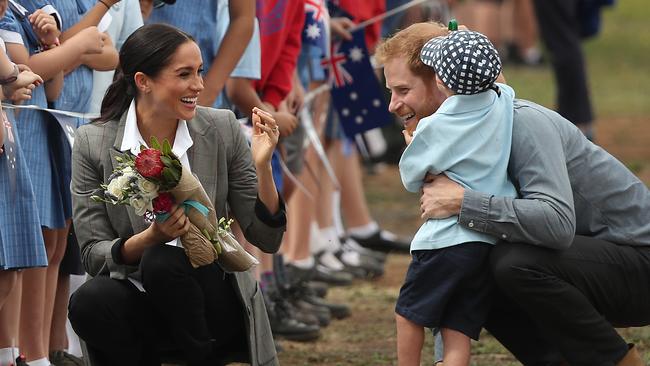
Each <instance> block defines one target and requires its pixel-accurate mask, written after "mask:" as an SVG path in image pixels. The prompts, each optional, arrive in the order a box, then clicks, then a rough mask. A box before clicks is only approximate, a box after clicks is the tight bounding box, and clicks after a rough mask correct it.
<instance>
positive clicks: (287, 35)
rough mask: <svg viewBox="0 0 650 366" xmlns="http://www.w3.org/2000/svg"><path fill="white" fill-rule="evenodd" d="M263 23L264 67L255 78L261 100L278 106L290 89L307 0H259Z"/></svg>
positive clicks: (261, 38) (259, 11)
mask: <svg viewBox="0 0 650 366" xmlns="http://www.w3.org/2000/svg"><path fill="white" fill-rule="evenodd" d="M257 19H258V20H259V23H260V43H261V48H262V53H261V57H262V60H261V61H262V70H261V78H260V80H256V81H254V82H253V85H254V86H255V90H257V92H258V93H260V96H261V98H262V101H264V102H268V103H271V104H272V105H273V106H274V107H275V108H277V107H278V105H279V104H280V102H282V101H283V100H284V98H286V96H287V94H289V92H290V91H291V85H292V80H293V73H294V71H295V69H296V63H297V61H298V55H299V53H300V43H301V34H302V27H303V25H304V23H305V2H304V0H257Z"/></svg>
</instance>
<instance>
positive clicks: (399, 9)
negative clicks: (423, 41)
mask: <svg viewBox="0 0 650 366" xmlns="http://www.w3.org/2000/svg"><path fill="white" fill-rule="evenodd" d="M427 1H430V0H412V1H410V2H408V3H406V4H402V5H400V6H398V7H396V8H393V9H391V10H389V11H387V12H385V13H383V14H379V15H377V16H374V17H372V18H370V19H367V20H364V21H363V22H361V23H357V24H355V25H354V26H353V27H351V28H350V29H348V31H349V32H354V31H357V30H359V29H362V28H365V27H367V26H369V25H371V24H373V23H376V22H378V21H380V20H382V19H385V18H388V17H389V16H391V15H395V14H397V13H401V12H403V11H404V10H406V9H408V8H411V7H414V6H416V5H419V4H422V3H424V2H427Z"/></svg>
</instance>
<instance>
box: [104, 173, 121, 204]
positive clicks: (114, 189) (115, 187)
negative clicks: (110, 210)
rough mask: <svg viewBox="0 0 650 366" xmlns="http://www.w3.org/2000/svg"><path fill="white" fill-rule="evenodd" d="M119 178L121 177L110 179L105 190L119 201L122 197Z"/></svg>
mask: <svg viewBox="0 0 650 366" xmlns="http://www.w3.org/2000/svg"><path fill="white" fill-rule="evenodd" d="M120 178H122V177H118V178H115V179H113V180H111V182H110V183H108V187H106V191H108V193H110V194H111V195H112V196H115V197H116V198H117V200H118V201H121V200H122V199H123V198H124V191H123V190H122V186H121V185H120Z"/></svg>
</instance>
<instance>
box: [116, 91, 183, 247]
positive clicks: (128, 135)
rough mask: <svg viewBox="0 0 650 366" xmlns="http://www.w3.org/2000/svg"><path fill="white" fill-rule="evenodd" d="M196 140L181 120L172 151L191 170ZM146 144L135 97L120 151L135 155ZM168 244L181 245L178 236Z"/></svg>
mask: <svg viewBox="0 0 650 366" xmlns="http://www.w3.org/2000/svg"><path fill="white" fill-rule="evenodd" d="M193 144H194V141H192V137H191V136H190V130H189V129H188V128H187V121H185V120H182V119H181V120H179V121H178V126H177V127H176V137H175V138H174V146H173V147H172V151H173V152H174V154H175V155H176V156H178V159H179V160H180V162H181V164H182V165H183V167H185V168H187V169H188V170H189V171H190V172H191V171H192V169H191V167H190V160H189V159H188V157H187V150H188V149H189V148H190V147H192V145H193ZM141 145H144V146H147V147H149V144H147V142H146V141H145V140H144V138H143V137H142V134H141V133H140V130H139V129H138V118H137V115H136V113H135V99H134V100H133V101H132V102H131V105H130V106H129V110H128V112H127V113H126V123H125V125H124V137H122V145H121V146H120V151H122V152H125V151H127V150H128V151H130V152H131V153H132V154H133V155H138V153H140V146H141ZM166 244H168V245H174V246H180V242H179V240H178V238H176V239H174V240H172V241H169V242H167V243H166Z"/></svg>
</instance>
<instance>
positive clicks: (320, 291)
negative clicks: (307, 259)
mask: <svg viewBox="0 0 650 366" xmlns="http://www.w3.org/2000/svg"><path fill="white" fill-rule="evenodd" d="M305 286H307V287H308V288H309V289H310V290H311V292H312V293H313V294H314V295H316V296H318V297H320V298H323V297H325V296H327V291H328V290H329V286H327V284H326V283H323V282H315V281H308V282H307V283H305Z"/></svg>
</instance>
